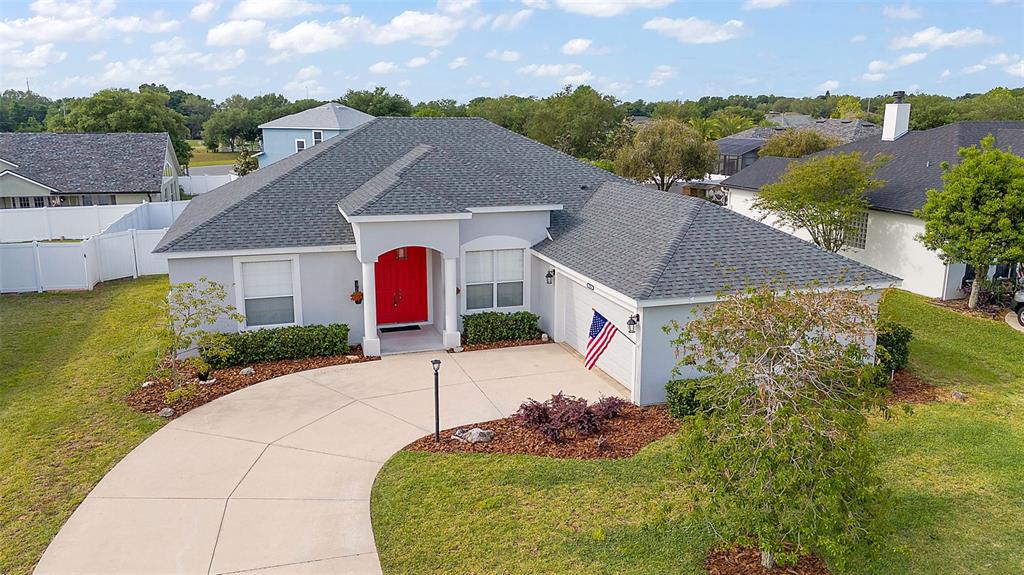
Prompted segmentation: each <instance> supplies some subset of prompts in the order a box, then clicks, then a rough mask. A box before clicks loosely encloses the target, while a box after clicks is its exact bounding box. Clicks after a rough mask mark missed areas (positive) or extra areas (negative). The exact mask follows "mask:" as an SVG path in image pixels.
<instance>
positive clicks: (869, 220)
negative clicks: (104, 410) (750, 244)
mask: <svg viewBox="0 0 1024 575" xmlns="http://www.w3.org/2000/svg"><path fill="white" fill-rule="evenodd" d="M909 121H910V104H907V103H903V102H898V103H893V104H888V105H886V108H885V121H884V124H883V127H882V134H881V136H880V137H872V138H866V139H861V140H857V141H854V142H850V143H848V144H844V145H842V146H838V147H835V148H831V149H829V150H825V151H822V152H818V153H817V154H812V155H811V156H807V157H814V156H820V155H824V154H835V153H849V152H860V153H861V155H862V156H863V157H864V158H868V159H870V158H872V157H874V156H875V155H876V154H886V155H888V156H891V160H890V161H889V162H888V163H887V164H886V165H884V166H882V167H881V168H880V169H879V170H878V172H877V174H876V176H877V177H878V178H879V179H882V180H884V181H885V185H884V186H882V187H881V188H878V189H875V190H872V191H870V192H869V193H868V194H867V199H868V201H869V202H870V204H871V208H870V209H869V210H868V212H867V213H866V214H865V215H864V218H863V221H862V226H861V227H860V230H859V232H860V233H859V234H857V235H856V236H855V237H853V238H851V240H850V241H849V244H850V245H849V247H848V248H847V249H846V250H844V251H843V255H845V256H847V257H849V258H850V259H853V260H856V261H858V262H861V263H863V264H866V265H869V266H871V267H874V268H876V269H879V270H881V271H884V272H886V273H888V274H891V275H894V276H897V277H900V278H903V288H904V289H907V290H910V291H912V292H915V293H919V294H921V295H925V296H929V297H934V298H941V299H958V298H961V297H964V294H963V292H962V291H961V289H960V288H961V284H962V282H963V281H964V277H965V274H967V273H973V272H969V270H968V268H967V266H966V265H965V264H962V263H955V264H950V265H946V264H945V263H943V262H942V260H941V259H939V256H938V254H937V253H936V252H933V251H930V250H928V249H927V248H925V247H924V245H923V244H921V242H919V241H918V240H917V238H916V236H917V235H918V234H920V233H922V232H923V231H924V221H923V220H921V219H920V218H918V217H916V216H915V215H914V212H915V210H918V209H920V208H921V207H923V206H924V202H925V199H926V192H927V190H929V189H931V188H936V189H938V188H941V187H942V168H941V164H942V162H949V163H950V164H951V165H955V164H957V163H958V162H959V157H958V156H957V152H958V151H959V149H960V148H962V147H965V146H976V145H977V144H978V142H979V141H981V139H982V138H984V137H985V136H987V135H989V134H992V135H993V136H994V137H995V138H996V145H998V146H999V147H1000V148H1002V149H1009V148H1012V149H1013V150H1014V152H1016V153H1017V154H1020V153H1021V152H1022V151H1024V122H1010V121H999V122H957V123H955V124H948V125H945V126H940V127H938V128H932V129H930V130H920V131H911V130H909ZM792 161H794V160H792V159H790V158H777V157H765V158H761V159H760V160H758V161H757V162H755V163H753V164H752V165H750V166H749V167H747V168H744V169H743V170H741V171H740V172H739V173H737V174H736V175H734V176H731V177H729V178H727V179H726V180H724V181H723V182H722V189H723V191H725V192H726V197H727V203H728V204H727V205H728V207H729V208H730V209H732V210H734V211H736V212H737V213H741V214H744V215H746V216H748V217H751V218H755V219H758V220H761V219H762V218H763V221H764V222H766V223H769V224H772V225H777V224H776V223H775V220H774V219H773V218H772V217H771V216H768V217H765V214H762V213H760V212H758V211H756V210H754V209H753V208H752V205H751V204H752V203H753V201H754V199H755V198H756V197H757V193H758V191H759V190H760V189H761V188H762V187H763V186H766V185H768V184H771V183H774V182H776V181H778V180H779V178H780V177H781V176H782V174H783V173H784V172H785V170H786V167H787V166H788V165H789V164H790V162H792ZM796 161H799V160H796ZM779 227H780V229H784V230H785V231H787V232H789V233H793V234H795V235H797V236H798V237H801V238H803V239H805V240H808V241H809V240H810V236H809V235H808V234H807V232H806V230H792V229H790V228H785V227H782V226H779ZM1008 269H1009V266H999V267H998V268H996V267H992V268H990V273H996V274H998V273H1006V272H1007V271H1008ZM969 277H973V276H969Z"/></svg>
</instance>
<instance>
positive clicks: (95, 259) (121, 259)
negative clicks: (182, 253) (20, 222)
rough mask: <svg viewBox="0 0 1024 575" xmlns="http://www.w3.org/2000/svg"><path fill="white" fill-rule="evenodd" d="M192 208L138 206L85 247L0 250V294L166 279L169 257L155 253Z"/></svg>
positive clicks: (2, 246)
mask: <svg viewBox="0 0 1024 575" xmlns="http://www.w3.org/2000/svg"><path fill="white" fill-rule="evenodd" d="M187 204H188V202H187V201H185V202H161V203H155V204H154V203H145V204H137V205H136V206H135V210H134V211H132V212H130V213H128V214H125V215H124V216H122V218H121V219H119V220H118V221H116V222H113V223H112V224H110V225H109V226H108V227H107V228H106V229H105V230H104V231H103V232H102V233H99V234H95V235H92V236H90V237H89V238H87V239H85V240H84V241H80V242H61V243H46V242H39V241H32V242H25V243H12V244H0V292H28V291H38V292H41V291H50V290H89V289H92V288H93V286H95V285H96V284H97V283H98V282H101V281H107V280H112V279H118V278H127V277H139V276H145V275H159V274H165V273H167V257H166V256H165V255H163V254H154V253H153V248H155V247H156V245H157V243H158V242H159V241H160V238H162V237H163V235H164V233H165V232H166V231H167V227H168V226H170V224H171V222H173V221H174V219H175V218H177V217H178V215H180V214H181V211H182V210H184V209H185V205H187ZM53 209H54V210H64V209H68V208H53ZM12 211H13V210H12ZM18 211H27V210H18Z"/></svg>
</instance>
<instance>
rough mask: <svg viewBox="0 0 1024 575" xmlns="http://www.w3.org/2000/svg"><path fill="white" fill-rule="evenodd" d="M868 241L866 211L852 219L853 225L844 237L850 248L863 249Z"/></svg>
mask: <svg viewBox="0 0 1024 575" xmlns="http://www.w3.org/2000/svg"><path fill="white" fill-rule="evenodd" d="M867 241H868V213H867V211H865V212H863V213H862V214H860V215H859V216H858V217H857V219H856V220H854V223H853V227H852V228H851V229H850V230H849V237H847V238H846V245H848V246H850V247H851V248H858V249H864V246H866V245H867Z"/></svg>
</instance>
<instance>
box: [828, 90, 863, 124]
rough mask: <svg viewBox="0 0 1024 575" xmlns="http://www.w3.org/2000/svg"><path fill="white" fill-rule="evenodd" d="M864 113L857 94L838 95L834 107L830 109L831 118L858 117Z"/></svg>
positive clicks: (847, 118)
mask: <svg viewBox="0 0 1024 575" xmlns="http://www.w3.org/2000/svg"><path fill="white" fill-rule="evenodd" d="M863 113H864V110H863V108H861V107H860V98H858V97H857V96H840V97H839V98H838V99H837V100H836V109H835V110H833V111H832V117H833V118H843V119H846V120H849V119H851V118H859V117H861V115H862V114H863Z"/></svg>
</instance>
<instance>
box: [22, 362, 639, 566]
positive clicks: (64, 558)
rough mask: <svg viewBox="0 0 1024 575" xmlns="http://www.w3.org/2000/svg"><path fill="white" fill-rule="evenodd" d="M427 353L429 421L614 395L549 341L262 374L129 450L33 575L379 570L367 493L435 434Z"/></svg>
mask: <svg viewBox="0 0 1024 575" xmlns="http://www.w3.org/2000/svg"><path fill="white" fill-rule="evenodd" d="M434 357H439V358H440V359H441V360H442V361H443V362H444V363H443V364H442V366H441V384H442V388H441V426H442V427H453V426H457V425H463V424H467V423H473V422H477V421H484V420H488V419H496V418H499V417H503V416H507V415H509V414H511V413H513V412H514V411H515V410H516V409H517V408H518V406H519V404H520V403H521V402H522V401H523V400H525V399H527V398H529V397H533V398H537V399H541V398H544V397H547V396H550V395H551V394H552V393H556V392H558V391H564V392H566V393H569V394H572V395H578V396H582V397H586V398H588V399H591V400H595V399H597V398H599V397H600V396H602V395H620V396H621V395H624V390H623V389H622V388H621V387H619V386H617V385H615V384H614V383H612V382H611V380H609V379H607V378H605V377H604V376H603V375H602V374H599V373H597V372H590V371H587V370H585V369H584V368H583V367H582V365H581V361H580V360H579V358H578V357H577V356H574V355H573V354H571V353H570V352H568V351H566V350H565V349H564V348H562V347H561V346H559V345H555V344H549V345H539V346H530V347H519V348H509V349H502V350H490V351H477V352H467V353H462V354H457V355H452V354H445V353H426V354H410V355H398V356H389V357H385V358H384V359H383V360H381V361H379V362H369V363H362V364H355V365H348V366H337V367H329V368H323V369H317V370H311V371H306V372H302V373H296V374H291V375H287V376H284V377H279V378H277V379H272V380H269V381H266V382H263V383H260V384H257V385H254V386H252V387H249V388H246V389H243V390H240V391H237V392H235V393H232V394H231V395H228V396H225V397H222V398H220V399H218V400H216V401H213V402H211V403H209V404H207V405H204V406H202V407H200V408H198V409H195V410H193V411H191V412H189V413H187V414H185V415H183V416H182V417H180V418H178V419H176V420H174V421H172V422H171V423H169V424H168V425H166V426H165V427H163V428H162V429H160V430H159V431H158V432H156V433H155V434H153V436H151V437H150V438H149V439H147V440H146V441H144V442H143V443H142V444H141V445H139V446H138V447H137V448H136V449H135V450H134V451H132V452H131V453H130V454H128V456H127V457H125V458H124V459H123V460H122V461H121V462H120V463H118V464H117V466H115V467H114V469H112V470H111V471H110V473H108V474H107V475H106V477H104V478H103V480H102V481H100V483H99V484H98V485H97V486H96V488H95V489H93V491H92V492H91V493H90V494H89V496H88V497H86V499H85V501H84V502H82V504H81V505H80V506H79V507H78V509H77V510H76V511H75V513H74V514H73V515H72V516H71V518H70V519H69V520H68V521H67V523H65V524H64V526H63V528H62V529H61V530H60V532H59V533H58V535H57V537H56V538H55V539H54V540H53V542H52V543H51V544H50V546H49V548H47V550H46V553H45V554H44V555H43V558H42V560H41V561H40V562H39V564H38V566H37V567H36V570H35V573H36V574H38V575H44V574H52V573H133V574H142V573H195V574H214V573H216V574H220V573H239V572H246V573H248V572H253V573H260V574H264V575H270V574H283V573H297V574H298V573H345V574H362V573H380V564H379V562H378V560H377V552H376V547H375V545H374V539H373V531H372V529H371V526H370V501H369V499H370V489H371V487H372V486H373V481H374V478H375V477H376V474H377V471H378V470H379V469H380V468H381V466H382V465H383V463H384V462H385V461H387V459H388V458H389V457H391V455H393V454H394V453H395V452H397V451H398V450H400V449H401V448H402V447H404V446H405V445H407V444H408V443H410V442H411V441H413V440H415V439H416V438H418V437H422V436H423V435H426V434H428V433H430V432H431V431H432V430H433V426H434V423H433V418H434V411H433V407H434V406H433V389H432V388H433V377H432V371H431V368H430V363H429V362H430V360H431V359H433V358H434ZM410 504H411V505H415V501H410Z"/></svg>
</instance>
